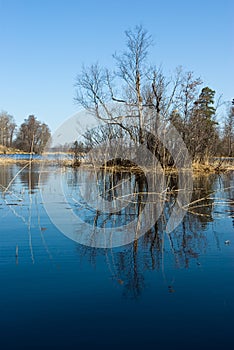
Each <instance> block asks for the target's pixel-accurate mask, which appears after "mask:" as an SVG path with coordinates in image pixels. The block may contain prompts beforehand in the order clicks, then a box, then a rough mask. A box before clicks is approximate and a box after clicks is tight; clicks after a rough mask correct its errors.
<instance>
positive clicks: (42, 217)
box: [0, 165, 234, 349]
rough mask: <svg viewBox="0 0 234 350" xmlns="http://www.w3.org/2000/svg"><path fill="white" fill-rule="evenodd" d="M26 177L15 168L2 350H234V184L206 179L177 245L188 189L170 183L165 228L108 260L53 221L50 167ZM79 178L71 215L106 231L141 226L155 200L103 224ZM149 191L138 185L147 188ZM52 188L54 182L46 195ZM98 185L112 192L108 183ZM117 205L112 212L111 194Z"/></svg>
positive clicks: (0, 213) (7, 170)
mask: <svg viewBox="0 0 234 350" xmlns="http://www.w3.org/2000/svg"><path fill="white" fill-rule="evenodd" d="M19 170H20V166H19V165H8V166H1V171H0V185H1V190H0V191H1V193H0V195H1V196H0V218H1V226H0V278H1V289H0V335H1V336H0V345H1V349H50V348H51V349H52V348H53V349H86V348H94V349H95V348H96V349H109V348H114V349H115V348H118V349H119V348H122V349H132V348H133V349H134V348H136V349H138V348H145V349H151V348H153V349H172V348H180V349H195V348H198V347H199V348H200V349H220V348H225V349H230V348H232V346H233V343H234V336H233V324H234V273H233V272H234V203H233V200H234V174H233V173H229V174H222V175H210V176H203V177H196V178H194V192H193V196H192V200H191V201H192V202H194V204H193V205H191V208H190V210H189V212H188V213H187V214H186V216H185V218H184V220H183V222H182V223H181V224H180V225H179V226H178V227H177V228H176V229H175V230H174V231H173V232H172V233H171V234H168V235H167V234H165V224H166V221H167V220H168V217H169V215H170V210H171V208H172V207H173V203H174V202H175V199H176V194H175V193H176V192H173V191H174V189H176V186H177V179H176V177H175V176H172V177H168V179H167V183H168V189H169V190H168V195H167V200H166V202H165V208H164V211H163V214H162V215H161V217H160V219H159V220H158V221H157V223H156V224H155V225H154V227H152V229H151V230H150V231H149V232H147V233H146V234H145V235H144V236H142V237H141V238H140V239H139V240H138V241H135V242H133V243H131V244H128V245H126V246H122V247H119V248H113V249H96V248H91V247H87V246H83V245H80V244H78V243H76V242H74V241H72V240H70V239H69V238H67V237H66V236H65V235H63V234H62V233H61V232H60V231H59V230H58V229H57V228H56V227H55V226H54V225H53V223H52V222H51V221H50V218H49V217H48V215H47V213H46V211H45V209H44V206H43V200H42V198H41V193H40V190H39V174H40V168H39V166H38V165H34V166H33V167H32V169H31V170H30V169H29V168H25V169H24V170H23V171H21V172H20V173H19V174H18V176H17V177H16V178H15V179H14V181H12V179H13V178H14V176H15V174H16V173H17V172H18V171H19ZM48 171H49V172H48V177H49V173H50V169H48ZM78 175H79V174H77V172H76V171H74V170H72V169H67V170H64V172H63V175H62V177H61V179H62V182H63V186H64V191H65V194H66V196H67V204H68V205H67V211H70V210H73V211H74V213H75V214H76V215H80V216H81V217H82V218H83V220H85V221H86V222H88V223H90V224H92V225H93V226H94V227H95V226H97V227H98V226H99V227H103V226H104V225H106V227H113V225H117V226H118V225H121V224H123V222H128V221H130V220H131V219H132V218H133V217H134V215H137V210H138V209H139V200H143V199H144V196H143V197H142V196H141V198H139V197H137V201H136V203H134V204H132V205H129V206H128V207H127V208H126V210H125V211H121V212H119V213H118V215H117V214H113V215H106V214H105V215H104V214H103V215H100V214H99V215H97V212H95V210H93V209H92V208H90V207H89V206H85V205H84V203H82V200H81V199H80V197H79V195H80V194H79V186H80V176H78ZM125 177H126V174H125V175H124V174H115V175H114V180H113V179H112V180H113V181H115V180H116V179H115V178H118V179H117V180H119V179H121V180H124V178H125ZM82 178H83V179H84V181H86V182H87V184H88V183H89V181H92V179H93V177H92V176H91V175H90V172H88V171H87V173H85V172H83V173H82ZM138 180H139V179H138ZM138 180H137V179H136V178H134V177H133V178H132V179H131V181H130V183H136V184H138V189H139V181H138ZM11 181H12V183H11V185H10V187H9V188H8V185H9V183H10V182H11ZM46 181H47V177H46V176H43V183H42V184H41V186H42V187H43V185H44V184H45V183H46ZM109 181H110V180H109ZM137 181H138V182H137ZM98 184H99V187H100V188H101V189H103V188H104V185H103V177H102V174H101V175H100V177H99V179H98ZM112 185H113V184H112ZM87 186H88V185H87ZM112 187H113V186H112ZM143 187H144V186H143ZM6 188H7V191H5V190H6ZM171 190H173V191H172V193H171ZM170 193H171V194H170ZM105 195H106V196H107V197H108V196H109V197H108V198H107V199H108V200H110V201H111V193H109V192H108V190H107V191H106V192H105ZM202 198H203V200H201V199H202ZM199 199H200V200H199ZM55 204H56V203H55ZM58 204H59V203H57V204H56V205H58ZM64 215H65V216H66V212H65V213H64ZM227 240H228V241H230V244H225V241H227ZM16 250H18V254H16ZM16 255H17V256H16Z"/></svg>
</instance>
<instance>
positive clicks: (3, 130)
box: [0, 111, 16, 147]
mask: <svg viewBox="0 0 234 350" xmlns="http://www.w3.org/2000/svg"><path fill="white" fill-rule="evenodd" d="M15 129H16V124H15V121H14V118H13V117H12V116H11V115H10V114H8V113H7V112H4V111H3V112H1V113H0V144H1V145H3V146H6V147H12V142H13V136H14V132H15Z"/></svg>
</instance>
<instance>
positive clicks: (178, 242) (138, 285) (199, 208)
mask: <svg viewBox="0 0 234 350" xmlns="http://www.w3.org/2000/svg"><path fill="white" fill-rule="evenodd" d="M70 175H71V174H70ZM71 176H72V177H73V181H74V182H70V184H69V186H70V187H72V188H73V189H74V188H76V186H77V185H79V184H78V183H76V180H75V179H76V174H75V173H74V174H73V175H71ZM127 176H128V174H124V175H123V174H111V175H110V174H109V175H108V177H106V175H105V176H104V175H103V174H101V175H98V179H99V180H100V179H101V185H100V182H99V186H100V188H101V192H102V190H103V189H104V188H105V195H106V196H107V197H108V198H110V200H111V199H112V198H113V197H115V196H116V195H118V193H115V192H113V188H114V189H116V184H117V183H118V181H119V180H120V179H123V178H124V179H125V178H127ZM107 178H108V182H107V183H105V180H106V179H107ZM177 180H178V178H177V176H176V175H175V174H172V175H168V176H167V178H166V183H167V193H166V201H165V205H164V208H163V212H162V214H161V216H160V218H159V220H157V222H156V223H155V224H154V226H153V227H151V229H150V230H148V231H147V232H146V234H145V235H144V236H142V237H140V238H139V239H138V240H135V241H134V242H132V243H131V244H129V245H127V246H125V247H124V248H122V249H118V248H116V249H112V250H111V251H110V250H105V251H103V250H98V249H95V248H90V247H84V246H79V247H78V249H77V250H78V252H79V254H81V255H84V256H86V258H88V259H90V261H91V262H92V264H95V262H96V259H97V258H98V256H99V255H100V254H101V255H102V254H105V255H106V261H107V266H108V267H109V268H110V270H111V271H112V276H113V279H114V280H115V281H116V282H117V283H118V284H120V285H121V286H122V287H123V295H124V296H126V297H131V298H137V297H139V296H140V295H141V293H142V291H143V290H144V288H145V277H144V276H145V272H146V271H150V270H151V271H152V270H162V271H164V270H165V265H168V263H170V264H173V265H174V267H175V268H180V269H188V268H190V266H194V264H195V265H196V266H200V265H201V262H200V256H201V255H203V254H206V251H207V247H208V244H209V242H210V241H211V240H212V239H213V238H214V240H215V242H216V249H220V246H221V245H222V243H223V242H220V238H219V237H218V236H217V235H216V233H215V231H214V230H211V229H210V228H211V226H210V224H212V223H213V222H214V221H215V220H216V219H217V218H216V214H217V211H220V212H221V213H222V215H223V217H224V218H225V217H227V216H228V215H226V213H229V214H230V215H231V217H232V218H233V217H234V215H233V174H231V173H230V174H223V175H221V176H218V175H210V176H197V177H195V178H194V189H193V193H192V199H191V204H190V205H189V206H188V207H187V210H188V211H187V213H186V215H185V217H184V220H183V221H182V223H181V224H180V225H179V226H178V227H177V228H176V229H175V230H174V231H173V232H171V233H165V227H166V224H167V221H168V218H169V217H170V215H171V212H172V211H173V206H174V203H175V201H176V197H177V190H178V181H177ZM131 181H132V182H133V183H134V188H137V190H139V192H140V193H143V195H141V196H140V197H136V198H137V201H135V202H134V206H133V207H131V210H129V207H125V208H124V210H123V211H122V212H121V215H120V218H121V219H120V222H119V224H121V223H122V220H124V221H129V220H131V219H132V216H137V215H139V213H140V212H141V210H142V208H141V207H142V206H144V201H145V200H146V199H147V194H146V192H147V183H146V182H145V179H144V178H139V177H134V175H131ZM139 181H140V184H139ZM129 190H131V189H129ZM222 205H224V208H223V207H222ZM225 208H226V209H225ZM86 211H89V208H87V207H86V208H85V209H83V213H82V215H83V216H84V217H85V216H86V215H87V214H86V213H85V212H86ZM96 215H98V216H100V217H101V218H102V220H100V221H99V224H100V222H101V224H102V225H104V224H105V225H109V224H110V223H109V221H111V220H112V219H113V218H114V222H115V224H116V217H115V214H109V215H108V216H105V215H104V216H103V215H102V213H99V214H97V213H96ZM89 219H90V218H89ZM92 220H93V223H94V225H98V220H96V218H95V214H94V216H93V217H92ZM232 220H233V219H232ZM207 232H209V235H207ZM212 235H213V237H212ZM110 265H111V266H110ZM167 283H168V286H169V287H168V288H169V292H170V293H172V292H174V289H173V286H172V285H171V284H172V283H171V282H170V281H167Z"/></svg>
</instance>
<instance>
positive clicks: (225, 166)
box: [0, 153, 234, 174]
mask: <svg viewBox="0 0 234 350" xmlns="http://www.w3.org/2000/svg"><path fill="white" fill-rule="evenodd" d="M13 155H15V156H16V157H12V156H13ZM19 155H22V156H23V155H25V156H27V155H28V159H24V158H23V157H21V156H19ZM17 156H19V158H18V157H17ZM29 157H30V154H27V153H24V154H23V153H20V154H17V153H14V154H13V153H9V157H8V156H7V154H4V156H2V157H1V156H0V165H1V166H4V165H8V164H19V165H26V164H27V163H28V164H29V163H34V164H43V163H44V164H48V165H54V166H62V167H72V166H73V164H74V161H73V159H61V158H57V159H56V157H55V158H51V159H50V158H44V157H35V156H34V155H33V156H32V158H31V159H30V158H29ZM82 166H84V167H85V168H91V167H92V165H91V164H90V163H88V162H87V163H86V162H85V161H83V162H82ZM103 169H108V170H115V171H133V172H135V171H139V170H140V169H139V167H136V166H135V167H130V166H119V165H118V166H107V167H103ZM148 170H150V169H148ZM164 170H165V172H166V173H177V172H178V170H177V169H176V168H173V167H168V168H165V169H164ZM184 171H186V169H184ZM192 171H193V173H194V174H212V173H224V172H227V171H234V159H233V158H230V159H228V158H219V159H215V160H214V161H210V162H205V163H200V162H193V164H192Z"/></svg>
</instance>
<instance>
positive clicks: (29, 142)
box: [0, 112, 51, 154]
mask: <svg viewBox="0 0 234 350" xmlns="http://www.w3.org/2000/svg"><path fill="white" fill-rule="evenodd" d="M50 135H51V134H50V129H49V127H48V125H47V124H45V123H42V122H40V121H39V120H37V119H36V117H35V116H34V115H30V116H29V117H28V118H27V119H25V120H24V122H23V123H22V124H21V125H20V126H19V127H17V125H16V123H15V120H14V117H13V116H12V115H10V114H8V113H7V112H1V113H0V145H2V146H5V147H10V148H17V149H19V150H21V151H23V152H28V153H39V154H40V153H42V152H43V150H44V148H45V146H46V144H47V142H48V140H49V138H50Z"/></svg>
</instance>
